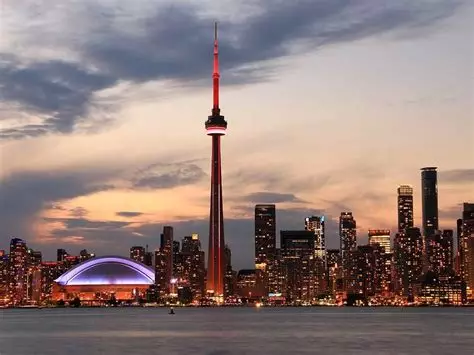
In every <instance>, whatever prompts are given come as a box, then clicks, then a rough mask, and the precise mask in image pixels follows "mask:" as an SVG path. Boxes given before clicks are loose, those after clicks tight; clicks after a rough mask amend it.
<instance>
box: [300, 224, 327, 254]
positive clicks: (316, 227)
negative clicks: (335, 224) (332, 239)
mask: <svg viewBox="0 0 474 355" xmlns="http://www.w3.org/2000/svg"><path fill="white" fill-rule="evenodd" d="M305 230H307V231H311V232H313V233H314V238H315V240H314V256H316V257H318V258H321V259H323V260H326V237H325V228H324V216H311V217H306V218H305Z"/></svg>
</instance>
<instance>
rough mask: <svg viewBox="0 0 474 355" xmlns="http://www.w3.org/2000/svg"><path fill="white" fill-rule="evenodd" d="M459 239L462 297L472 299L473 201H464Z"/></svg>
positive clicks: (473, 268) (473, 295) (473, 276)
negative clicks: (463, 289)
mask: <svg viewBox="0 0 474 355" xmlns="http://www.w3.org/2000/svg"><path fill="white" fill-rule="evenodd" d="M458 236H460V240H459V259H460V260H459V264H460V265H459V270H460V276H461V280H462V282H463V287H464V288H465V291H464V298H465V299H466V298H470V299H474V203H464V204H463V212H462V221H461V227H460V230H459V232H458Z"/></svg>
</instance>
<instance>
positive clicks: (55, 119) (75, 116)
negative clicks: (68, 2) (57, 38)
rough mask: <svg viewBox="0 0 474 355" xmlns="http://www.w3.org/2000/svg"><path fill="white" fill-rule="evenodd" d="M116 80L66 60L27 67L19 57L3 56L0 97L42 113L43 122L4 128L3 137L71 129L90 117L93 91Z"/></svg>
mask: <svg viewBox="0 0 474 355" xmlns="http://www.w3.org/2000/svg"><path fill="white" fill-rule="evenodd" d="M0 59H1V57H0ZM116 81H117V79H114V78H111V77H108V76H106V75H104V74H100V73H92V72H88V71H87V70H86V69H84V68H81V67H79V66H78V65H76V64H73V63H66V62H63V61H49V62H46V63H34V64H32V65H30V66H27V67H25V66H23V65H22V63H21V62H20V61H19V60H17V61H7V62H2V61H1V60H0V98H1V99H2V100H4V101H11V102H15V103H16V104H18V108H19V109H21V110H25V111H27V112H31V113H32V114H35V115H39V116H40V117H42V122H41V123H40V124H27V125H24V126H23V127H21V128H20V129H19V128H6V129H2V130H1V131H0V138H22V137H23V136H31V137H35V136H40V135H44V134H45V133H48V132H52V133H71V132H73V131H74V130H75V129H76V128H77V126H78V125H79V124H80V122H81V120H86V119H87V118H88V116H89V114H90V112H89V107H90V106H91V105H92V103H93V102H92V101H93V94H94V93H95V92H98V91H100V90H102V89H105V88H107V87H110V86H112V85H114V84H115V83H116Z"/></svg>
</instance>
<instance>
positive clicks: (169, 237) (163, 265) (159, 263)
mask: <svg viewBox="0 0 474 355" xmlns="http://www.w3.org/2000/svg"><path fill="white" fill-rule="evenodd" d="M172 276H173V227H170V226H164V227H163V233H162V234H161V244H160V248H159V250H157V251H155V284H156V286H157V288H158V292H159V296H160V297H164V296H166V295H167V294H169V291H170V282H171V278H172Z"/></svg>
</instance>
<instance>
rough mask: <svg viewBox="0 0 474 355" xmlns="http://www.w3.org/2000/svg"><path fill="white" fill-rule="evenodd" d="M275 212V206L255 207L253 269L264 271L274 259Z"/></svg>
mask: <svg viewBox="0 0 474 355" xmlns="http://www.w3.org/2000/svg"><path fill="white" fill-rule="evenodd" d="M275 249H276V212H275V205H256V206H255V268H256V269H259V270H263V271H265V270H266V267H267V265H268V264H269V262H270V260H272V259H273V258H274V257H275Z"/></svg>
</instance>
